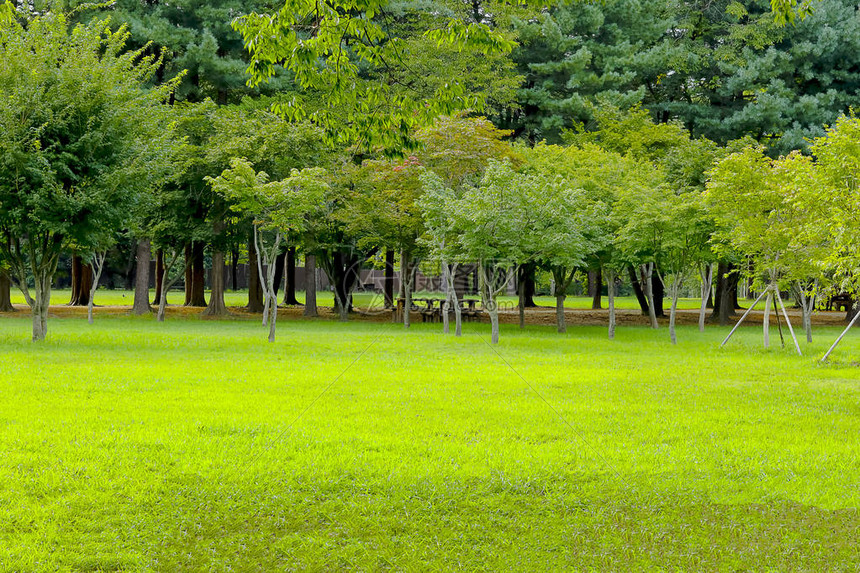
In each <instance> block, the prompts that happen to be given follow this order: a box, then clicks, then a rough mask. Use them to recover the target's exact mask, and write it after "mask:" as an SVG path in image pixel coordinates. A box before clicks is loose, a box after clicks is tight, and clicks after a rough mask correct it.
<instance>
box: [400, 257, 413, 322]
mask: <svg viewBox="0 0 860 573" xmlns="http://www.w3.org/2000/svg"><path fill="white" fill-rule="evenodd" d="M413 268H414V267H413V264H412V256H411V255H410V254H409V253H408V252H406V251H405V250H403V251H400V284H401V285H403V326H404V328H409V327H410V326H411V317H410V315H411V314H412V312H411V310H412V282H413V277H414V274H413V272H412V271H413Z"/></svg>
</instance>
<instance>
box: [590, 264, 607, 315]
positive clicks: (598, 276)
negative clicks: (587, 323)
mask: <svg viewBox="0 0 860 573" xmlns="http://www.w3.org/2000/svg"><path fill="white" fill-rule="evenodd" d="M588 290H589V293H588V294H589V295H591V310H601V309H602V308H603V304H602V300H601V298H602V295H603V275H602V273H601V271H600V269H597V270H595V271H588Z"/></svg>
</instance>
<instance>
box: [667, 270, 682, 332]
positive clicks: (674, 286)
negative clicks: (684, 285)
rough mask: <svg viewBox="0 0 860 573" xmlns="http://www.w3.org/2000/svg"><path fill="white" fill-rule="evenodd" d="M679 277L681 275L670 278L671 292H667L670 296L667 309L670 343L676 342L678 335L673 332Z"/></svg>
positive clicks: (679, 286)
mask: <svg viewBox="0 0 860 573" xmlns="http://www.w3.org/2000/svg"><path fill="white" fill-rule="evenodd" d="M681 279H682V277H675V278H673V279H672V286H671V288H670V290H671V292H670V293H669V294H670V296H671V297H672V307H671V309H670V310H669V339H670V340H671V341H672V344H678V337H677V335H676V334H675V316H676V315H677V311H678V295H679V293H680V291H681Z"/></svg>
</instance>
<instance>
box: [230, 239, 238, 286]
mask: <svg viewBox="0 0 860 573" xmlns="http://www.w3.org/2000/svg"><path fill="white" fill-rule="evenodd" d="M230 290H232V291H233V292H236V291H237V290H239V250H238V249H233V250H231V251H230Z"/></svg>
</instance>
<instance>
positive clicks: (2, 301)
mask: <svg viewBox="0 0 860 573" xmlns="http://www.w3.org/2000/svg"><path fill="white" fill-rule="evenodd" d="M0 312H15V307H14V306H12V280H11V279H10V278H9V275H7V274H6V272H5V271H3V270H2V269H0Z"/></svg>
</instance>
